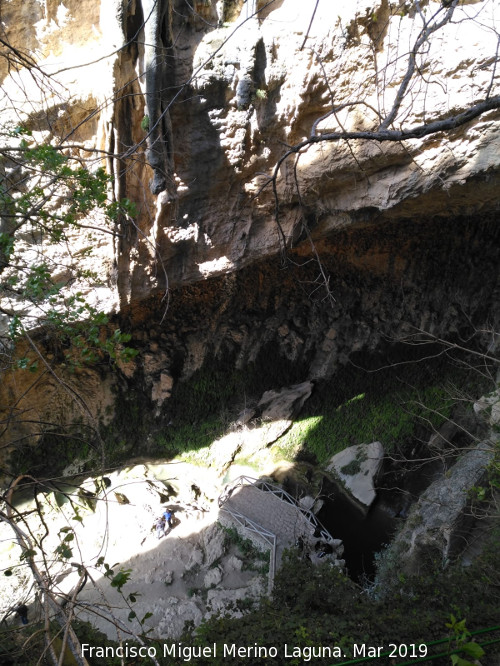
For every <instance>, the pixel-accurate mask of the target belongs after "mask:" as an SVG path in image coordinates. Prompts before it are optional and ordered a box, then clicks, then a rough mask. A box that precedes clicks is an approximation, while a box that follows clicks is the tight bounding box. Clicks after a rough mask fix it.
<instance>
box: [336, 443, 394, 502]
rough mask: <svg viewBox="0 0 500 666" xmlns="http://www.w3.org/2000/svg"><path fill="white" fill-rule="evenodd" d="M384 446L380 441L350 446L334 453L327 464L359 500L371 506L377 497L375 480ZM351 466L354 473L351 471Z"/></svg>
mask: <svg viewBox="0 0 500 666" xmlns="http://www.w3.org/2000/svg"><path fill="white" fill-rule="evenodd" d="M383 457H384V448H383V446H382V444H381V443H380V442H372V443H371V444H358V445H357V446H350V447H349V448H347V449H344V450H343V451H341V452H340V453H337V454H336V455H334V456H333V457H332V458H331V459H330V462H329V464H328V466H327V470H328V471H334V472H335V473H336V474H337V476H338V477H339V478H340V480H341V481H342V482H343V483H344V485H345V487H346V488H347V490H348V491H349V492H350V493H351V494H352V495H353V497H355V498H356V499H357V500H358V501H359V502H361V503H362V504H364V505H365V506H370V505H371V504H372V503H373V500H374V499H375V497H376V493H375V486H374V482H375V479H376V476H377V474H378V472H379V470H380V467H381V465H382V459H383ZM349 467H351V469H353V470H354V471H353V473H349Z"/></svg>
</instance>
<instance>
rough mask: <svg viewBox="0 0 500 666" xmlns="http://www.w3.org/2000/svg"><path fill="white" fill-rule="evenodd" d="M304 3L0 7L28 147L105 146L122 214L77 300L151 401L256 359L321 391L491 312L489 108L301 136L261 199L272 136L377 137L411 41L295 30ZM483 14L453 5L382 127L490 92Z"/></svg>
mask: <svg viewBox="0 0 500 666" xmlns="http://www.w3.org/2000/svg"><path fill="white" fill-rule="evenodd" d="M311 4H314V3H305V2H302V1H301V0H275V2H271V3H267V4H266V3H263V2H260V0H259V1H258V2H256V3H255V2H254V3H253V4H252V3H249V2H247V3H241V2H237V1H234V0H223V1H219V2H216V1H215V0H208V1H204V2H197V1H195V2H194V3H188V2H185V1H184V0H171V2H167V1H166V0H164V1H163V2H162V3H159V4H158V6H157V5H156V3H152V2H149V1H148V0H142V1H141V0H132V1H130V2H127V3H122V2H119V1H118V0H112V1H111V0H103V1H102V2H101V4H100V5H99V4H98V3H97V4H96V3H95V2H86V1H83V2H82V1H81V0H79V2H75V1H74V0H67V1H66V2H65V3H64V4H63V3H60V4H59V3H58V2H56V1H55V0H54V1H52V0H51V1H50V2H46V3H45V4H44V5H41V4H40V3H39V2H35V1H34V0H33V1H31V0H29V1H27V2H20V1H13V2H10V3H5V6H2V16H1V20H2V25H3V29H4V31H5V35H6V37H7V38H8V40H9V41H10V43H11V44H12V45H13V46H14V47H16V48H22V49H23V50H26V51H27V52H28V53H29V54H35V55H36V58H37V61H38V63H39V64H40V66H42V67H43V68H44V69H45V70H46V71H48V72H50V73H53V74H54V80H55V81H57V82H58V83H57V86H55V88H54V90H48V89H45V90H40V88H37V87H36V86H34V85H33V82H32V79H31V78H30V73H29V71H28V70H27V69H24V70H23V71H22V72H21V73H19V74H14V73H13V72H10V73H9V69H8V67H7V66H6V63H5V62H3V61H2V67H3V70H2V71H1V72H0V74H1V75H2V77H3V90H4V91H5V94H6V95H9V94H10V93H11V91H12V90H14V87H15V85H17V84H18V82H19V80H21V81H22V84H23V85H24V86H25V88H26V89H27V90H28V91H29V94H28V101H26V100H25V101H24V102H23V104H21V103H20V105H21V106H22V107H23V108H22V109H21V110H20V111H19V110H18V112H19V113H25V114H26V116H27V118H28V123H29V124H30V126H31V127H32V128H33V129H34V130H35V131H37V132H39V135H40V136H45V137H47V138H49V139H52V140H56V141H57V140H58V139H59V138H60V137H61V136H68V135H69V136H70V138H71V143H74V144H78V145H79V146H80V147H79V148H78V150H80V151H81V154H83V155H85V156H87V157H88V156H89V155H92V154H93V153H92V152H90V151H93V150H104V151H106V152H105V153H104V154H105V155H106V156H107V157H106V162H107V166H108V167H109V169H110V171H111V172H112V174H113V176H114V188H115V195H116V196H117V197H118V198H122V197H125V196H126V197H127V198H129V199H131V200H132V201H134V202H135V203H136V205H137V209H138V215H137V218H136V219H135V220H134V224H130V223H124V225H123V226H122V228H121V229H120V236H119V238H118V239H117V240H116V241H115V240H108V239H107V238H106V237H104V238H103V239H102V240H101V241H99V243H97V247H96V250H95V255H94V256H95V261H96V262H98V264H99V266H100V272H101V278H102V283H103V286H102V287H101V288H100V289H99V290H98V293H96V292H94V293H93V294H90V296H91V297H92V298H94V301H95V302H96V303H97V304H98V305H99V306H100V307H101V308H103V309H106V310H107V311H109V312H112V313H116V314H117V315H118V317H119V318H122V319H123V320H125V321H126V322H127V323H128V324H129V325H130V326H131V327H132V330H133V331H134V334H133V335H134V337H133V342H134V343H135V344H136V346H138V348H140V350H141V354H140V356H139V357H137V359H136V360H135V362H134V364H132V365H130V366H128V367H126V368H123V374H124V377H125V378H126V379H127V378H128V379H132V378H133V377H134V376H135V379H134V381H137V377H138V376H141V377H143V378H144V387H145V388H146V390H147V391H148V392H149V395H150V397H151V399H152V400H153V401H154V402H155V403H156V405H157V406H158V409H159V410H160V411H161V410H162V409H166V406H167V404H168V398H169V396H170V393H171V390H172V388H173V387H174V386H175V382H176V381H177V380H178V379H180V378H185V377H188V376H190V375H191V374H192V373H193V372H194V371H195V370H196V369H198V368H200V367H201V366H202V364H203V362H204V361H205V359H206V358H208V357H211V358H213V357H215V358H222V357H224V358H225V359H231V362H232V363H234V364H235V365H237V366H239V367H244V366H245V364H246V363H248V362H251V361H253V360H255V358H256V357H257V356H258V354H259V353H261V352H262V350H264V349H269V348H272V349H273V350H275V351H276V353H277V354H278V355H279V356H281V357H282V358H283V359H285V360H286V361H287V362H289V363H290V364H292V365H294V366H295V367H296V368H298V369H299V370H298V371H297V372H298V374H300V375H301V376H299V377H295V379H300V380H305V379H318V378H323V377H328V376H331V375H332V373H333V372H334V371H335V368H336V367H337V366H338V364H339V363H345V362H346V361H347V359H348V358H349V356H350V355H351V354H352V353H353V352H356V351H369V352H373V351H375V350H377V348H378V347H379V345H380V342H381V340H385V341H387V340H397V339H398V338H400V337H402V336H404V335H406V334H408V333H409V332H411V331H412V330H414V328H413V327H415V328H418V329H422V330H424V331H428V332H431V333H433V334H435V335H439V336H447V335H449V334H450V333H454V332H457V331H458V330H459V329H460V328H461V326H462V325H463V322H464V321H465V320H468V321H472V322H473V323H475V324H482V323H484V322H486V321H487V320H488V321H490V322H491V320H492V319H493V320H494V318H495V316H497V315H498V312H495V308H494V306H495V303H497V302H498V293H499V291H498V290H499V284H498V270H497V267H498V247H499V242H498V240H499V239H498V236H499V231H498V225H497V223H496V215H497V210H498V187H499V180H500V170H499V166H500V150H499V148H500V131H499V129H500V125H499V119H500V112H498V111H496V110H491V111H489V112H487V113H485V114H483V115H481V116H479V117H477V118H475V119H473V120H471V121H470V122H468V123H466V124H463V125H461V126H459V127H457V128H455V129H452V130H450V131H448V132H446V133H443V132H442V133H437V134H432V135H430V136H428V137H426V138H423V139H411V140H406V141H404V142H403V141H400V142H382V143H380V142H377V141H374V140H365V141H361V140H356V139H354V140H350V141H329V142H320V143H315V144H313V145H310V146H305V147H304V148H303V149H302V150H301V151H300V158H299V157H298V154H292V155H291V156H290V157H289V159H287V160H286V161H284V162H283V163H282V164H281V166H280V168H279V169H278V170H277V171H276V181H275V185H276V187H275V191H274V192H273V188H272V183H270V182H269V178H270V176H272V174H273V172H274V169H275V165H276V164H277V163H278V160H279V159H280V157H281V156H282V155H283V154H284V152H285V150H286V146H290V145H296V144H298V143H300V142H301V141H303V140H304V139H305V138H307V137H308V136H310V135H311V133H314V132H317V133H326V132H335V131H340V130H342V131H349V132H357V131H362V130H366V131H369V130H372V129H375V128H376V127H377V125H378V124H379V121H378V120H377V114H380V115H379V118H380V117H381V118H384V117H386V116H387V114H388V113H389V111H390V109H391V107H392V106H393V104H394V102H395V100H396V99H397V91H398V90H399V89H400V86H401V83H402V82H403V81H404V76H405V72H406V71H407V67H408V53H409V51H411V48H412V44H414V43H415V41H416V40H417V39H418V37H419V34H421V31H422V16H421V15H420V14H419V9H418V7H417V6H416V5H414V3H411V2H410V3H404V6H402V5H398V6H397V7H396V6H395V5H393V4H391V3H389V2H388V1H387V0H376V1H373V2H368V0H365V1H362V0H358V2H345V3H335V8H333V7H332V5H331V3H322V2H320V3H319V4H318V5H317V7H316V10H317V11H316V13H315V15H314V19H313V20H312V22H311V19H312V10H313V7H311V6H310V5H311ZM421 4H422V5H424V6H429V7H430V8H431V9H432V8H433V9H435V10H436V11H437V9H438V8H439V6H440V3H436V2H433V1H431V2H429V3H421ZM253 5H255V7H254V9H255V10H259V9H262V12H261V13H260V14H259V13H258V14H256V15H254V14H252V11H251V8H252V6H253ZM493 13H494V8H493V5H492V3H490V2H488V1H487V0H484V1H483V2H479V3H467V2H464V3H463V4H461V6H460V7H459V8H457V10H456V15H455V17H454V21H453V22H451V23H450V24H449V25H447V26H445V27H444V28H443V29H442V30H440V31H437V32H436V33H435V34H433V35H430V36H429V39H428V44H427V46H426V48H425V49H423V52H424V54H423V55H418V57H417V58H416V65H417V68H418V76H415V78H414V79H412V85H411V87H410V89H409V90H408V93H407V95H406V96H405V97H404V100H403V102H402V104H401V106H400V107H399V113H398V116H397V120H396V122H395V124H394V126H395V128H399V127H400V126H401V127H412V126H417V125H421V124H423V123H425V122H428V121H429V120H439V119H442V118H447V117H450V116H452V115H454V114H458V113H459V112H461V111H463V110H465V109H467V108H468V107H469V106H470V105H471V104H472V103H474V102H476V101H481V100H483V99H484V98H485V97H486V96H487V95H490V96H491V95H494V94H495V93H496V92H497V86H498V83H497V81H498V75H497V74H496V73H495V69H494V55H495V52H496V51H495V49H496V34H495V33H494V31H493V30H492V29H491V28H490V27H489V23H488V22H489V21H491V16H492V15H493ZM347 103H349V106H346V105H347ZM332 104H333V105H335V107H336V108H337V111H336V113H332V112H331V109H332ZM42 111H44V112H42ZM318 119H320V120H318ZM83 149H85V151H88V152H84V150H83ZM75 150H76V148H75ZM277 215H278V220H277V219H276V216H277ZM277 221H278V222H279V226H278V224H277ZM75 242H78V240H77V239H76V240H75ZM311 243H313V244H314V248H313V250H312V249H311ZM285 252H286V255H287V257H288V259H291V261H283V258H284V253H285ZM317 259H319V262H320V263H318V261H317ZM326 284H328V290H327V289H326ZM167 287H168V289H169V295H170V305H169V307H168V310H167V309H166V300H165V291H166V289H167ZM134 373H136V374H135V375H134ZM47 381H49V382H51V381H52V380H51V379H50V378H49V379H48V380H47ZM93 408H95V409H94V411H97V407H96V405H95V404H94V407H93Z"/></svg>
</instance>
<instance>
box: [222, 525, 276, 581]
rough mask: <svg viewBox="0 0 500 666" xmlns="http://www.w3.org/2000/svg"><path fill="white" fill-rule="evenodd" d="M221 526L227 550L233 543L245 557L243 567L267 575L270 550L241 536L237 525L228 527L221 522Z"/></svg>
mask: <svg viewBox="0 0 500 666" xmlns="http://www.w3.org/2000/svg"><path fill="white" fill-rule="evenodd" d="M219 527H220V528H221V529H222V530H223V532H224V535H225V538H224V545H225V548H226V550H227V549H229V548H230V546H231V545H234V546H236V548H237V549H238V551H239V553H240V555H241V556H242V558H243V568H244V569H248V570H250V571H258V572H259V573H262V574H266V575H267V573H268V572H269V550H260V548H257V546H256V545H255V544H254V543H253V541H251V540H250V539H245V537H243V536H241V534H240V533H239V532H238V530H237V529H236V528H235V527H226V526H225V525H222V524H220V523H219Z"/></svg>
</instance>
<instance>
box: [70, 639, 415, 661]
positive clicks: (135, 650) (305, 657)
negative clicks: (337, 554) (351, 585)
mask: <svg viewBox="0 0 500 666" xmlns="http://www.w3.org/2000/svg"><path fill="white" fill-rule="evenodd" d="M348 652H349V651H348V650H346V648H340V647H339V646H335V645H316V646H305V647H301V646H298V645H289V644H288V643H284V644H283V645H281V646H279V647H277V646H265V647H264V646H261V645H257V643H254V645H236V643H229V644H226V643H224V644H223V645H222V646H221V645H217V643H212V645H205V646H200V645H184V644H183V643H170V644H165V645H163V649H161V648H156V647H155V646H152V645H150V646H146V645H140V646H139V645H129V644H128V643H124V644H123V645H120V646H117V647H110V646H106V647H100V646H93V645H90V644H88V643H83V644H82V655H81V656H82V657H108V658H109V657H118V658H130V657H132V658H134V657H140V658H147V657H150V658H151V657H164V658H166V657H170V658H172V659H182V660H183V661H185V662H189V661H191V660H192V659H200V658H205V659H210V658H216V657H217V656H222V657H224V658H226V659H236V658H239V659H242V658H243V659H245V658H248V659H252V658H256V657H259V658H264V659H283V658H284V659H297V658H299V659H301V660H302V661H304V662H307V661H311V660H313V659H319V658H329V659H346V658H348V657H349V656H353V657H380V656H382V654H383V653H385V652H386V653H387V656H392V657H402V656H405V657H406V656H408V657H410V658H411V657H425V656H426V654H427V646H426V645H425V644H417V643H411V644H408V645H406V644H403V643H402V644H396V643H389V644H388V645H386V646H384V645H367V644H365V643H354V644H353V645H352V649H351V651H350V652H351V654H350V655H349V653H348Z"/></svg>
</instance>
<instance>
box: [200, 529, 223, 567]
mask: <svg viewBox="0 0 500 666" xmlns="http://www.w3.org/2000/svg"><path fill="white" fill-rule="evenodd" d="M224 540H225V535H224V532H223V531H222V530H221V529H220V527H219V526H218V525H217V524H213V525H211V526H210V527H208V528H207V529H206V530H205V532H204V533H203V548H204V550H205V566H207V567H209V566H210V565H211V564H213V563H214V562H215V561H216V560H219V559H220V558H221V557H222V556H223V555H224Z"/></svg>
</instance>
